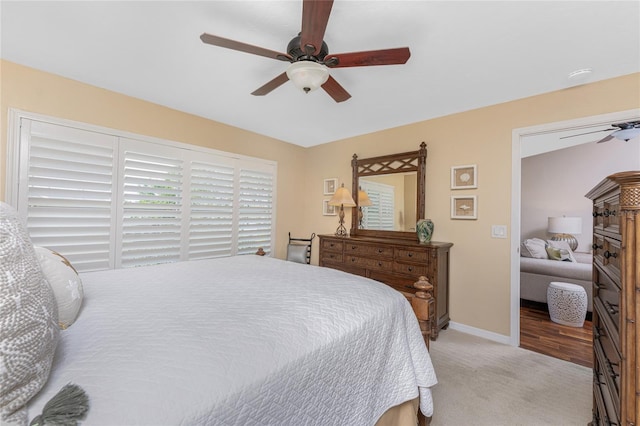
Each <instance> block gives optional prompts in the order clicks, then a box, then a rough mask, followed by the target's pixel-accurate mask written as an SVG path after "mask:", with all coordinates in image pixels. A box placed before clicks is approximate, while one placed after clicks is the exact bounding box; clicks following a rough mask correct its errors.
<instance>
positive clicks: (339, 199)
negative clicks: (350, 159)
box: [329, 183, 356, 207]
mask: <svg viewBox="0 0 640 426" xmlns="http://www.w3.org/2000/svg"><path fill="white" fill-rule="evenodd" d="M329 205H330V206H345V207H355V206H356V202H355V201H353V198H352V197H351V193H350V192H349V190H348V189H347V188H345V187H344V183H343V184H342V186H341V187H340V188H338V190H337V191H336V193H335V194H333V197H331V199H330V200H329Z"/></svg>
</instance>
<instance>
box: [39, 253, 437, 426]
mask: <svg viewBox="0 0 640 426" xmlns="http://www.w3.org/2000/svg"><path fill="white" fill-rule="evenodd" d="M80 277H81V278H82V286H83V289H84V300H83V304H82V308H81V310H80V312H79V316H78V318H77V320H76V321H75V323H74V324H73V325H72V326H71V327H69V328H68V329H66V330H61V331H60V338H59V342H58V344H57V349H56V351H55V356H54V359H53V364H52V366H51V371H50V374H49V377H48V380H47V381H46V383H45V384H44V387H43V388H42V390H41V391H40V392H39V393H37V394H36V395H35V397H33V399H31V400H30V401H29V403H28V417H29V418H30V419H31V418H33V417H34V416H36V415H37V414H39V413H40V412H41V411H42V409H43V407H44V405H45V403H46V402H47V401H48V400H49V399H50V398H51V397H52V396H53V395H54V394H55V393H56V392H57V391H58V390H60V389H61V388H62V387H63V386H64V385H66V384H68V383H75V384H77V385H79V386H81V387H82V388H83V389H84V390H85V391H86V393H87V394H88V396H89V399H90V410H89V412H88V415H87V418H86V420H85V423H86V424H88V425H114V424H118V425H132V424H136V425H183V424H184V425H187V424H189V425H192V424H212V425H213V424H216V425H218V424H219V425H283V424H296V425H300V424H321V425H330V424H336V425H373V424H376V422H378V420H379V419H380V417H381V416H382V415H383V413H385V412H388V410H389V409H390V408H392V407H397V406H398V405H400V404H403V403H404V404H405V405H406V402H407V401H411V400H418V401H419V407H420V411H421V412H422V413H423V414H424V415H425V416H431V414H432V412H433V401H432V398H431V390H430V388H431V387H432V386H433V385H434V384H435V383H436V376H435V373H434V370H433V367H432V364H431V360H430V357H429V354H428V351H427V349H426V346H425V344H424V342H423V335H422V334H421V330H420V327H419V325H418V321H417V320H416V316H415V314H414V312H413V310H412V308H411V305H410V304H409V303H408V301H407V299H406V298H405V297H404V296H403V295H402V294H401V293H398V292H396V291H395V290H393V289H391V288H390V287H388V286H386V285H384V284H380V283H377V282H375V281H372V280H369V279H366V278H362V277H357V276H353V275H350V274H347V273H344V272H341V271H337V270H333V269H328V268H321V267H316V266H312V265H303V264H299V263H295V262H287V261H282V260H278V259H273V258H270V257H261V256H254V255H247V256H236V257H230V258H223V259H209V260H198V261H187V262H179V263H173V264H164V265H157V266H149V267H139V268H132V269H119V270H109V271H100V272H90V273H82V274H80ZM414 419H415V418H414ZM414 421H415V420H414ZM414 424H415V423H414Z"/></svg>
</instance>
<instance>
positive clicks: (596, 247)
mask: <svg viewBox="0 0 640 426" xmlns="http://www.w3.org/2000/svg"><path fill="white" fill-rule="evenodd" d="M591 248H592V249H594V250H598V249H601V248H602V246H599V245H597V244H593V245H592V246H591Z"/></svg>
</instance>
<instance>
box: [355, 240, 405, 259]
mask: <svg viewBox="0 0 640 426" xmlns="http://www.w3.org/2000/svg"><path fill="white" fill-rule="evenodd" d="M344 253H345V255H347V256H351V255H355V256H372V257H388V258H392V257H393V247H385V246H377V245H373V244H361V243H346V244H345V248H344Z"/></svg>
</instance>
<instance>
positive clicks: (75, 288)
mask: <svg viewBox="0 0 640 426" xmlns="http://www.w3.org/2000/svg"><path fill="white" fill-rule="evenodd" d="M35 250H36V255H37V256H38V261H39V262H40V267H41V268H42V272H43V273H44V276H45V278H46V279H47V281H49V284H50V285H51V289H52V290H53V294H54V295H55V297H56V303H57V304H58V323H59V325H60V328H61V329H63V330H64V329H65V328H67V327H69V326H70V325H71V324H73V323H74V322H75V320H76V318H77V317H78V312H80V307H81V306H82V299H83V297H84V292H83V290H82V280H81V279H80V277H79V276H78V272H77V271H76V270H75V269H74V267H73V266H71V263H70V262H69V261H68V260H67V259H66V258H65V257H64V256H62V255H61V254H60V253H56V252H55V251H53V250H49V249H48V248H45V247H37V246H36V247H35Z"/></svg>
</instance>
